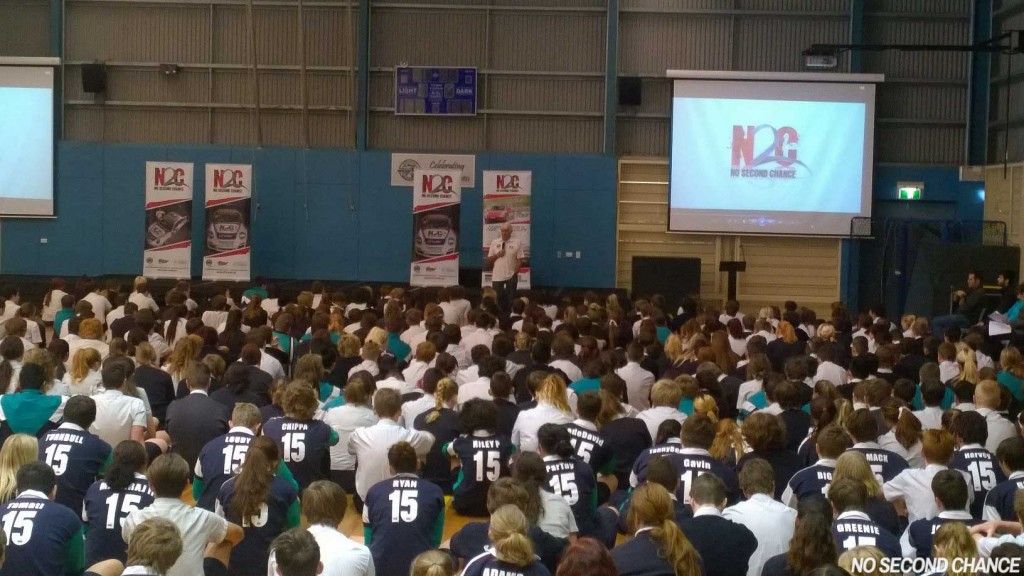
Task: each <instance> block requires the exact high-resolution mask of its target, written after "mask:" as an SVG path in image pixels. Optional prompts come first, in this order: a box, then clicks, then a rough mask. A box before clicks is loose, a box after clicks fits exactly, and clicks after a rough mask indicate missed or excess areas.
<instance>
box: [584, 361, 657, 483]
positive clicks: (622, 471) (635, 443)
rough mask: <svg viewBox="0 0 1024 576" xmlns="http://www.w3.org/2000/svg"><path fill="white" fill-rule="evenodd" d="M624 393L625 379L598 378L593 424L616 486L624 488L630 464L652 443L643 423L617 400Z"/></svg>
mask: <svg viewBox="0 0 1024 576" xmlns="http://www.w3.org/2000/svg"><path fill="white" fill-rule="evenodd" d="M625 393H626V382H625V380H623V379H622V378H620V377H619V376H617V375H616V374H614V373H609V374H605V375H604V376H602V377H601V391H600V392H598V394H599V395H600V397H601V412H600V413H599V414H598V417H597V420H595V421H594V423H595V424H597V426H598V429H600V430H601V436H602V437H603V438H604V440H605V445H606V446H607V447H608V450H609V451H610V452H611V453H612V458H613V460H614V462H615V479H616V484H617V485H618V486H626V484H627V483H628V482H629V474H630V468H631V467H632V466H633V463H634V462H636V459H637V457H638V456H639V455H640V454H641V453H642V452H643V451H644V450H645V449H647V448H650V447H651V443H652V441H653V440H654V439H653V438H651V433H650V432H648V431H647V425H646V424H644V423H643V420H640V419H639V418H634V417H632V416H631V415H630V414H631V413H630V411H629V410H630V407H629V405H626V404H623V403H622V401H621V398H624V397H625V396H623V395H624V394H625ZM633 414H635V412H633Z"/></svg>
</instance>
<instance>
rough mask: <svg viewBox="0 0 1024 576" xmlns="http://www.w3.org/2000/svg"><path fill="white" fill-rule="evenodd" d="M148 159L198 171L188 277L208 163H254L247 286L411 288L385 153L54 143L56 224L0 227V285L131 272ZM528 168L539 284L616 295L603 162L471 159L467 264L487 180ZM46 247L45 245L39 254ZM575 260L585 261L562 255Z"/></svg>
mask: <svg viewBox="0 0 1024 576" xmlns="http://www.w3.org/2000/svg"><path fill="white" fill-rule="evenodd" d="M147 160H165V161H177V162H193V163H195V190H196V193H195V201H194V204H193V218H194V220H193V234H192V240H193V258H192V265H193V274H194V275H195V276H198V275H199V274H200V272H201V270H202V247H203V245H204V241H205V214H204V210H203V204H202V202H203V193H202V191H203V189H204V185H205V174H204V168H205V164H207V163H225V162H232V163H252V164H253V178H254V182H253V183H252V185H253V206H254V212H253V230H252V234H253V274H254V275H260V276H267V277H274V278H303V279H308V278H323V279H328V280H364V281H383V282H405V281H407V280H408V275H409V258H410V256H411V252H412V231H411V223H412V216H411V211H412V191H411V189H410V188H404V187H402V188H399V187H392V186H391V184H390V167H391V155H390V153H389V152H386V151H366V152H356V151H352V150H298V149H290V148H264V149H258V150H255V149H252V148H247V147H224V146H163V145H113V144H106V145H105V144H96V143H86V142H60V143H59V144H58V146H57V162H58V179H57V218H56V219H54V220H4V222H3V225H2V227H0V234H2V237H0V250H2V260H0V264H2V272H3V273H4V274H34V275H79V274H89V275H100V274H137V273H139V272H140V271H141V268H142V243H143V235H144V224H143V210H144V183H145V163H146V161H147ZM492 169H493V170H532V171H533V173H534V180H533V194H534V197H533V201H534V221H533V228H532V231H533V232H532V248H531V259H532V263H533V266H534V283H535V284H537V285H546V286H553V285H563V286H566V285H568V286H587V287H611V286H613V285H614V283H615V209H614V206H615V160H614V159H613V158H609V157H605V156H599V155H551V154H492V153H481V154H479V155H477V175H476V176H477V186H476V187H474V188H470V189H465V190H463V206H462V221H461V223H460V235H461V240H462V266H463V267H464V268H477V267H479V266H480V263H481V260H482V240H481V210H482V201H481V189H482V184H483V179H482V178H483V177H482V172H483V170H492ZM43 238H45V239H46V243H45V244H43V243H40V240H41V239H43ZM576 250H579V251H580V252H581V256H582V257H581V258H580V259H569V258H565V257H562V258H558V257H556V252H565V251H576Z"/></svg>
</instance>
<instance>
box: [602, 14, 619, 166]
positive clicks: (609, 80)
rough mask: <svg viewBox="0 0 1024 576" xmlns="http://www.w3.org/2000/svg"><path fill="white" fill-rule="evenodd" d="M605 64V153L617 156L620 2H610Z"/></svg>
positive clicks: (607, 19)
mask: <svg viewBox="0 0 1024 576" xmlns="http://www.w3.org/2000/svg"><path fill="white" fill-rule="evenodd" d="M605 20H606V22H607V34H606V35H605V64H604V148H603V150H604V153H605V155H606V156H615V128H616V124H617V122H618V116H617V113H618V111H619V0H608V16H607V18H606V19H605Z"/></svg>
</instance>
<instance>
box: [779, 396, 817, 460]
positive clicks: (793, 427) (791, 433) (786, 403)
mask: <svg viewBox="0 0 1024 576" xmlns="http://www.w3.org/2000/svg"><path fill="white" fill-rule="evenodd" d="M798 386H799V388H798ZM801 388H803V389H806V388H807V386H806V385H804V384H803V383H802V382H793V381H791V380H783V381H782V382H779V384H778V385H777V386H775V388H774V390H773V391H772V393H773V395H774V397H775V401H776V402H778V403H779V407H780V408H782V411H781V412H780V413H779V418H781V419H782V423H783V424H784V425H785V427H786V449H787V450H793V451H794V452H795V451H796V450H797V449H798V448H799V447H800V443H801V442H802V441H803V439H804V438H807V433H808V431H809V430H810V428H811V415H810V413H809V412H804V411H803V409H802V408H803V396H802V395H801V393H802V391H801Z"/></svg>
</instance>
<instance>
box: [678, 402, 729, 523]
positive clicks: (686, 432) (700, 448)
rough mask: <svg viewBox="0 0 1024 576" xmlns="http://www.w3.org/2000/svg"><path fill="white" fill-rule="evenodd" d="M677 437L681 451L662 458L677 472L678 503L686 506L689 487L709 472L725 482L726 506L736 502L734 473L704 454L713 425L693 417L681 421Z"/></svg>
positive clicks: (715, 459) (713, 429)
mask: <svg viewBox="0 0 1024 576" xmlns="http://www.w3.org/2000/svg"><path fill="white" fill-rule="evenodd" d="M680 437H681V439H682V441H683V449H682V450H680V451H679V452H678V453H676V454H667V455H666V456H665V458H667V459H668V461H669V462H671V463H672V465H673V466H675V468H676V471H677V472H678V473H679V487H678V488H676V497H677V498H678V499H679V501H680V502H682V503H684V504H687V505H689V504H690V487H691V486H693V481H694V480H696V479H697V477H698V476H700V475H701V474H704V473H705V472H710V473H711V474H714V475H715V476H717V477H718V479H719V480H721V481H722V482H723V483H725V493H726V497H727V498H728V500H729V503H730V504H733V503H735V502H737V501H739V499H740V484H739V479H738V478H737V477H736V472H734V471H733V469H732V468H731V467H729V466H726V465H725V464H724V463H722V461H721V460H719V459H717V458H715V457H714V456H712V455H711V453H710V452H708V449H710V448H711V444H712V443H713V442H714V441H715V423H714V422H712V421H711V419H710V418H708V417H707V416H705V415H703V414H694V415H693V416H691V417H689V418H687V419H686V421H685V422H683V426H682V432H681V433H680Z"/></svg>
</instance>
